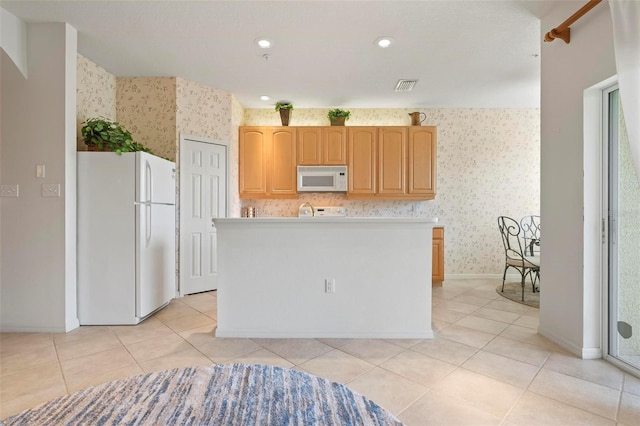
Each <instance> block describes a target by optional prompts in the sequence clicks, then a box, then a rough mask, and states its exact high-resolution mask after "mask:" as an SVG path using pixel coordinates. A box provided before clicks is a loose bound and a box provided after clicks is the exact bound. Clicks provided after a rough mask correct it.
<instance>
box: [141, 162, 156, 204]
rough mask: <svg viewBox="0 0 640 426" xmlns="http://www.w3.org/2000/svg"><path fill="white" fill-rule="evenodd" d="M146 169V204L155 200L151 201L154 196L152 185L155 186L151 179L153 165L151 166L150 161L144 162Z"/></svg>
mask: <svg viewBox="0 0 640 426" xmlns="http://www.w3.org/2000/svg"><path fill="white" fill-rule="evenodd" d="M144 167H145V169H146V173H145V180H146V182H145V188H144V190H145V192H146V193H145V194H144V195H145V199H144V200H143V201H146V202H149V203H150V202H152V201H154V200H152V199H151V195H152V194H153V188H152V187H151V185H152V184H153V179H151V164H149V161H148V160H147V161H145V162H144Z"/></svg>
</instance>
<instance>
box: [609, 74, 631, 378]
mask: <svg viewBox="0 0 640 426" xmlns="http://www.w3.org/2000/svg"><path fill="white" fill-rule="evenodd" d="M606 81H607V82H608V84H606V85H602V86H600V93H601V98H600V102H601V104H600V106H601V111H600V120H601V122H602V128H601V131H600V135H599V136H600V144H601V150H602V159H601V167H602V168H601V184H602V188H601V191H602V192H601V193H602V201H601V202H602V209H601V215H602V216H601V221H602V233H603V235H602V252H601V265H602V267H601V280H602V348H603V350H602V358H603V359H605V360H606V361H607V362H609V363H611V364H613V365H615V366H616V367H618V368H619V369H620V370H622V371H624V372H626V373H628V374H630V375H632V376H635V377H640V375H639V374H638V372H639V370H638V369H637V368H634V367H633V366H631V365H630V364H628V363H626V362H624V361H622V360H621V359H619V358H617V357H616V356H615V355H611V354H610V352H611V349H612V342H611V340H612V335H614V336H616V334H617V328H616V327H614V326H613V324H612V323H611V320H612V317H611V316H612V314H613V313H614V312H612V307H611V301H612V299H614V300H616V301H617V298H618V283H616V285H615V288H612V285H611V282H610V281H611V276H610V273H611V271H610V261H611V257H610V254H609V243H610V235H611V234H610V231H611V230H610V226H609V225H610V221H609V196H610V190H609V185H610V180H609V177H610V176H609V173H610V171H611V170H610V159H609V157H610V155H611V152H610V143H609V137H610V132H609V124H610V123H609V121H610V120H609V107H608V102H609V99H608V98H609V94H610V93H611V92H612V91H614V90H618V89H619V86H618V79H617V76H615V77H612V78H611V79H608V80H606ZM620 112H621V111H620ZM615 154H616V156H617V152H616V153H615ZM616 268H617V265H616ZM616 313H617V309H616ZM616 321H617V318H616ZM616 345H617V343H616ZM613 349H615V351H616V352H617V348H615V347H613Z"/></svg>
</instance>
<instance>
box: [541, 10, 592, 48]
mask: <svg viewBox="0 0 640 426" xmlns="http://www.w3.org/2000/svg"><path fill="white" fill-rule="evenodd" d="M601 1H602V0H589V3H587V4H585V5H584V6H582V7H581V8H580V10H578V11H577V12H576V13H574V14H573V15H571V16H570V17H569V18H567V20H566V21H564V22H563V23H562V24H560V25H558V26H557V27H556V28H553V29H552V30H551V31H549V32H548V33H547V34H545V36H544V41H547V42H550V41H553V40H555V39H556V38H559V39H562V40H564V42H565V43H567V44H569V41H570V40H571V28H569V27H570V26H571V24H573V23H574V22H576V21H577V20H578V19H580V18H582V17H583V16H584V15H585V14H586V13H587V12H588V11H590V10H591V9H593V8H594V7H595V6H596V5H597V4H598V3H600V2H601Z"/></svg>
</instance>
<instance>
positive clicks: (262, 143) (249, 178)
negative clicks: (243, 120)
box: [239, 127, 271, 198]
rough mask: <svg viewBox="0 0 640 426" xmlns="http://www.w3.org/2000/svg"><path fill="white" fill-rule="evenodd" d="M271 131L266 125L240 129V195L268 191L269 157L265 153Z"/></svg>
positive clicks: (245, 196)
mask: <svg viewBox="0 0 640 426" xmlns="http://www.w3.org/2000/svg"><path fill="white" fill-rule="evenodd" d="M270 132H271V131H270V130H269V129H268V128H264V127H247V128H241V130H240V141H239V142H240V145H239V157H240V163H239V184H240V185H239V186H240V197H241V198H251V197H252V196H258V195H264V194H265V193H266V192H267V184H266V182H267V157H266V155H265V153H266V148H267V144H268V139H269V133H270Z"/></svg>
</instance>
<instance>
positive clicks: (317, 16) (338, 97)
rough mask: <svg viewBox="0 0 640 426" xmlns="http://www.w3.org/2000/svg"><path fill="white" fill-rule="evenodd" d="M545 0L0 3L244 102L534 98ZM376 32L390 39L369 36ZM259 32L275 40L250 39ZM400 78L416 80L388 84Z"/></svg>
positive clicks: (111, 53) (151, 69) (502, 102)
mask: <svg viewBox="0 0 640 426" xmlns="http://www.w3.org/2000/svg"><path fill="white" fill-rule="evenodd" d="M553 3H554V2H551V1H514V0H511V1H480V0H475V1H455V0H447V1H430V0H426V1H400V0H398V1H312V0H307V1H242V0H240V1H195V2H190V1H159V2H155V1H95V0H94V1H59V0H56V1H5V0H3V1H2V3H1V6H2V7H3V8H5V9H6V10H7V11H9V12H10V13H12V14H14V15H16V16H18V17H20V18H22V19H23V20H25V21H26V22H67V23H69V24H70V25H71V26H73V27H74V28H76V29H77V30H78V50H79V53H81V54H82V55H84V56H86V57H87V58H89V59H91V60H92V61H94V62H96V63H97V64H99V65H100V66H102V67H103V68H105V69H106V70H107V71H109V72H111V73H112V74H115V75H116V76H177V77H182V78H185V79H188V80H192V81H196V82H199V83H203V84H206V85H208V86H211V87H215V88H219V89H223V90H226V91H229V92H231V93H233V94H234V95H235V96H236V97H237V99H238V100H239V101H240V103H241V104H242V105H243V106H244V107H246V108H272V106H273V104H274V103H275V102H276V101H278V100H287V101H291V102H293V104H294V106H295V107H298V108H326V107H353V108H429V107H538V106H539V103H540V58H539V57H538V54H539V51H540V43H541V39H542V36H541V28H540V20H539V17H540V16H542V15H543V14H544V13H545V12H546V11H548V10H549V8H550V7H553ZM583 3H584V1H578V2H576V5H577V8H578V7H580V6H581V5H582V4H583ZM546 30H548V29H545V31H546ZM382 35H386V36H391V37H393V39H394V44H393V45H392V46H391V47H389V48H387V49H380V48H378V47H376V46H375V44H374V41H375V40H376V39H377V38H378V37H379V36H382ZM260 36H265V37H268V38H269V39H271V40H273V42H274V45H273V47H272V48H270V49H268V50H264V49H260V48H258V47H257V46H256V45H255V43H254V40H255V39H256V38H257V37H260ZM265 53H266V54H268V59H265V57H264V56H263V55H264V54H265ZM399 79H417V80H418V83H417V84H416V86H415V88H414V89H413V91H411V92H395V91H394V87H395V85H396V83H397V81H398V80H399ZM260 95H268V96H270V97H271V100H269V101H261V100H260V99H259V97H260Z"/></svg>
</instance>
